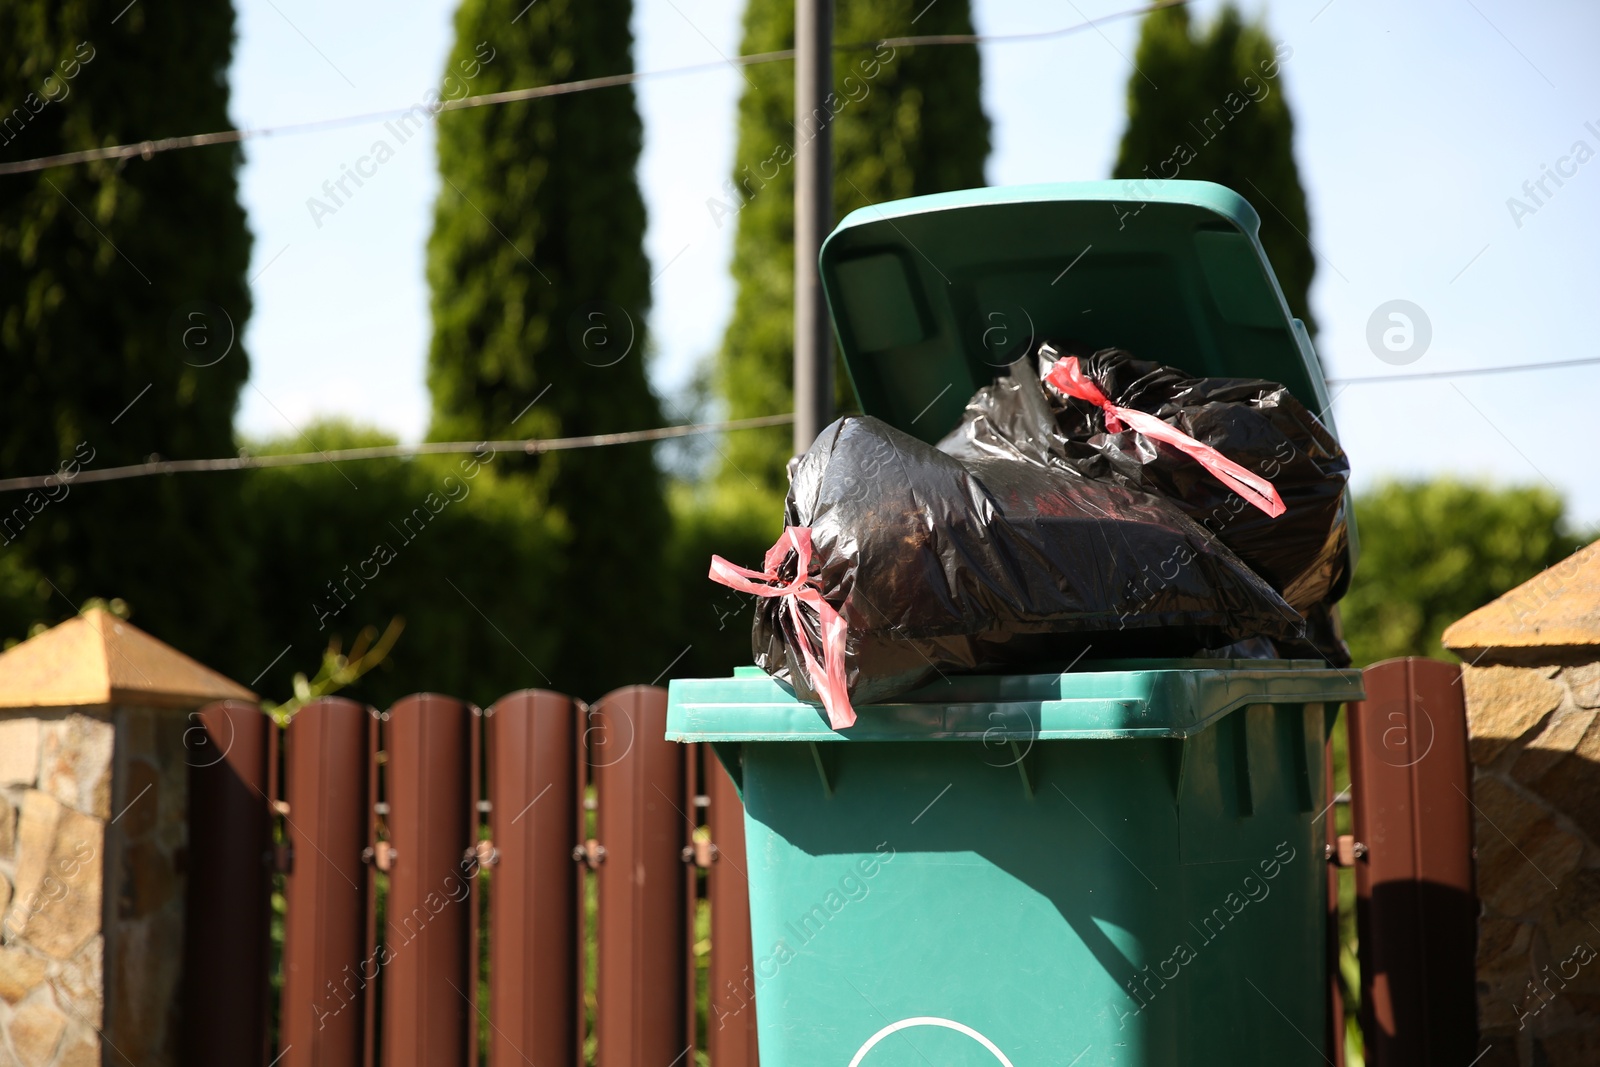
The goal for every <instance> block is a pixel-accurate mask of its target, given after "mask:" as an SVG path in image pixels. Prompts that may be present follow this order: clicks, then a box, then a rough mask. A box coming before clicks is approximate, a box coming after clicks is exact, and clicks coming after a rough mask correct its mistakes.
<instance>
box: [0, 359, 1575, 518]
mask: <svg viewBox="0 0 1600 1067" xmlns="http://www.w3.org/2000/svg"><path fill="white" fill-rule="evenodd" d="M1597 363H1600V356H1593V357H1590V358H1587V359H1567V360H1558V361H1555V362H1549V363H1511V364H1506V365H1503V366H1498V367H1468V368H1466V369H1464V370H1441V371H1425V372H1419V373H1415V374H1380V375H1376V376H1373V377H1367V378H1326V379H1324V381H1326V382H1327V384H1329V385H1368V384H1373V383H1377V382H1408V381H1421V380H1423V379H1427V378H1464V377H1472V376H1476V375H1481V374H1510V373H1513V372H1515V371H1538V370H1560V369H1562V368H1565V367H1586V366H1593V365H1594V364H1597ZM792 422H794V413H793V412H790V413H788V414H784V415H761V416H757V417H756V418H753V419H734V420H732V421H729V422H709V423H695V424H693V425H689V426H663V427H661V428H659V429H655V430H630V431H627V432H626V433H604V434H592V435H589V436H587V437H544V438H538V437H535V438H519V439H517V440H511V441H427V442H422V443H420V444H414V445H373V446H371V447H367V448H339V449H332V450H327V451H320V452H295V453H290V454H285V455H270V456H250V455H239V456H233V457H229V458H226V459H163V460H152V461H150V462H147V463H134V464H130V465H128V466H125V467H105V468H102V469H99V470H83V471H79V472H78V473H77V474H75V475H73V476H72V477H71V478H63V477H62V476H61V475H59V474H42V475H35V476H30V477H25V478H0V493H3V492H8V491H12V490H18V489H44V488H49V487H50V486H52V485H53V484H59V483H62V482H73V483H87V482H115V481H122V480H123V479H127V478H144V477H149V476H151V475H156V474H187V473H193V472H197V471H241V470H258V469H264V468H270V467H305V466H311V465H313V464H321V463H339V462H351V461H356V460H364V459H409V458H410V457H412V456H439V455H462V454H465V453H469V452H478V451H480V450H482V449H484V448H492V449H493V450H494V451H496V452H522V453H524V454H525V455H529V456H536V455H539V454H541V453H544V452H564V451H570V450H572V449H577V448H605V447H609V446H611V445H627V444H636V443H639V442H643V441H665V440H670V439H672V438H675V437H689V436H691V435H693V434H699V433H723V432H726V431H731V430H756V429H761V428H764V427H769V426H787V425H789V424H790V423H792Z"/></svg>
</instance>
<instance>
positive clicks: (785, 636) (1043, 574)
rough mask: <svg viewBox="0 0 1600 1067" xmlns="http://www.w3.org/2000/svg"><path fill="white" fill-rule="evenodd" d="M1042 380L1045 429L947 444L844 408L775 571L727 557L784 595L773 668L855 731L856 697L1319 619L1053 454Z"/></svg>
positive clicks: (761, 591) (774, 614) (734, 581)
mask: <svg viewBox="0 0 1600 1067" xmlns="http://www.w3.org/2000/svg"><path fill="white" fill-rule="evenodd" d="M1030 386H1031V390H1032V395H1033V404H1032V409H1031V413H1030V412H1029V411H1027V410H1024V409H1023V407H1021V406H1013V407H1011V408H1007V409H1006V415H1007V417H1009V418H1011V419H1013V420H1014V425H1015V426H1016V427H1019V428H1020V427H1023V426H1024V424H1025V422H1026V421H1027V420H1028V419H1030V418H1031V419H1032V420H1033V422H1034V424H1035V426H1036V427H1037V428H1038V429H1039V431H1040V433H1041V434H1042V435H1043V437H1042V438H1040V437H1038V436H1036V435H1029V434H1026V433H1016V434H1012V435H1004V436H1002V435H998V434H997V435H993V436H987V435H980V434H973V435H969V436H968V437H967V438H964V439H961V440H955V441H947V442H946V443H945V446H944V447H945V448H946V451H940V450H939V449H935V448H933V447H932V446H929V445H927V444H924V443H923V442H921V441H918V440H916V439H915V438H913V437H910V436H908V435H907V434H904V433H901V432H900V431H898V430H895V429H894V428H892V427H890V426H888V425H886V424H885V423H882V422H880V421H878V420H877V419H873V418H864V417H850V418H844V419H840V420H838V421H837V422H835V423H833V425H831V426H829V427H828V428H827V429H826V430H824V431H823V433H822V434H821V436H820V437H818V439H817V441H816V443H815V444H814V445H812V447H811V449H810V451H808V452H807V453H806V454H805V456H803V457H802V458H801V459H800V461H799V463H798V464H797V466H796V468H795V471H794V477H793V481H792V483H791V485H790V489H789V495H788V501H787V504H786V509H785V521H786V527H787V528H786V531H785V534H784V537H783V538H782V539H780V541H779V543H778V544H777V545H774V546H773V550H772V551H771V552H769V553H768V555H767V559H766V563H765V570H764V571H751V570H744V569H742V568H738V567H735V566H733V565H732V564H729V563H728V562H727V561H726V560H722V559H720V558H715V559H713V562H712V572H711V576H712V578H713V579H714V580H717V581H720V582H723V583H724V584H726V585H730V586H732V587H733V588H736V589H742V590H744V591H747V592H752V593H756V594H757V595H760V596H762V597H763V598H764V599H763V600H762V601H761V602H760V604H759V605H758V608H757V611H756V618H755V624H754V630H753V634H752V643H753V646H754V651H755V657H756V663H757V664H758V665H759V666H761V667H762V668H763V669H765V670H766V671H767V672H768V673H769V674H772V675H773V676H774V677H776V678H778V679H779V680H780V681H784V682H786V683H788V684H789V685H791V686H793V688H794V690H795V692H796V694H797V695H799V696H800V697H801V698H802V699H806V700H820V701H821V702H822V703H823V704H824V706H825V707H826V708H827V710H828V713H829V717H830V720H831V721H832V723H833V725H834V726H835V727H836V728H840V727H843V726H847V725H849V724H850V723H851V722H853V721H854V712H853V711H852V709H851V705H852V704H853V703H872V702H878V701H882V700H885V699H887V698H889V697H892V696H895V695H898V694H901V693H904V692H906V691H908V690H910V689H913V688H915V687H917V686H918V685H921V684H923V683H925V682H928V681H930V680H932V679H934V678H936V677H938V676H939V675H940V674H941V673H944V672H947V671H972V670H993V669H1003V668H1008V667H1009V668H1015V667H1027V668H1029V669H1036V670H1042V669H1047V668H1049V667H1051V666H1055V667H1056V668H1057V669H1061V668H1064V667H1066V666H1067V665H1069V664H1070V663H1071V662H1072V661H1074V660H1075V659H1076V658H1077V657H1080V656H1083V655H1085V654H1091V655H1093V656H1094V657H1095V658H1097V659H1099V658H1106V657H1115V656H1126V655H1140V656H1163V655H1186V654H1189V653H1191V652H1193V651H1195V650H1197V649H1200V648H1214V647H1219V646H1223V645H1227V644H1229V643H1230V642H1232V641H1236V640H1239V639H1242V638H1246V637H1256V636H1266V637H1288V636H1291V635H1294V634H1297V633H1298V632H1299V631H1300V630H1301V628H1302V627H1303V625H1304V620H1303V619H1302V618H1301V617H1300V615H1299V614H1298V613H1297V612H1296V611H1295V610H1294V609H1293V608H1291V607H1290V606H1289V605H1288V604H1287V603H1285V602H1284V600H1283V599H1282V598H1281V597H1280V596H1279V595H1278V594H1277V593H1276V592H1274V591H1273V589H1272V588H1271V586H1269V585H1268V584H1267V583H1266V582H1264V581H1263V580H1262V579H1261V578H1260V577H1258V576H1257V575H1256V574H1255V573H1254V572H1253V571H1251V570H1250V569H1249V568H1248V567H1247V566H1245V565H1244V564H1243V563H1241V562H1240V560H1239V559H1238V557H1236V556H1235V555H1234V554H1233V553H1232V552H1230V551H1229V550H1228V549H1227V548H1226V547H1225V546H1224V545H1223V544H1222V543H1221V542H1220V541H1218V540H1217V539H1216V538H1215V537H1214V536H1213V535H1211V534H1210V533H1208V532H1207V531H1206V530H1205V529H1203V528H1202V527H1201V526H1200V525H1199V524H1197V523H1196V522H1194V521H1193V520H1192V519H1190V518H1189V517H1188V516H1187V515H1185V514H1184V512H1183V511H1182V510H1181V509H1180V508H1178V507H1177V506H1176V505H1175V504H1174V503H1172V502H1171V501H1169V500H1167V499H1165V498H1163V497H1161V496H1159V495H1157V494H1155V493H1151V492H1147V491H1144V490H1141V489H1137V488H1134V487H1131V486H1128V485H1123V484H1118V483H1116V482H1114V481H1110V480H1106V479H1101V478H1094V477H1090V476H1087V475H1085V474H1084V473H1083V472H1082V471H1080V470H1078V469H1077V468H1076V467H1075V466H1074V465H1073V464H1072V463H1070V462H1068V461H1067V459H1066V457H1065V455H1063V454H1058V453H1057V452H1056V451H1054V450H1052V449H1051V448H1050V447H1049V444H1048V440H1049V437H1050V431H1049V423H1050V420H1051V419H1052V417H1053V415H1052V412H1051V410H1050V408H1049V406H1048V403H1047V401H1046V398H1045V396H1044V393H1043V390H1042V388H1041V387H1040V385H1039V383H1038V381H1037V379H1033V380H1032V381H1031V382H1030ZM1020 392H1022V391H1021V390H1019V393H1020Z"/></svg>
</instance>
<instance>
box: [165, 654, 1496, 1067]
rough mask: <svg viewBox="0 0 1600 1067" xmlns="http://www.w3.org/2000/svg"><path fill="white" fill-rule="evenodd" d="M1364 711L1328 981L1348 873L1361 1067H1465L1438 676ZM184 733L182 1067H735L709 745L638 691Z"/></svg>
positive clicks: (1463, 893) (741, 1060)
mask: <svg viewBox="0 0 1600 1067" xmlns="http://www.w3.org/2000/svg"><path fill="white" fill-rule="evenodd" d="M1367 691H1368V693H1369V696H1368V699H1367V700H1366V701H1364V702H1362V703H1359V704H1356V705H1352V706H1351V708H1350V709H1349V714H1348V715H1347V717H1346V721H1347V723H1348V730H1349V735H1348V736H1349V752H1350V772H1351V790H1350V793H1351V796H1350V802H1351V816H1352V830H1353V833H1350V834H1346V835H1343V836H1342V837H1341V836H1338V835H1337V834H1336V822H1335V813H1334V811H1333V810H1331V809H1332V805H1330V810H1329V811H1328V812H1327V815H1326V817H1327V819H1328V826H1327V828H1328V840H1329V841H1330V849H1329V851H1330V877H1329V892H1330V907H1329V938H1328V946H1329V959H1330V971H1331V972H1332V969H1333V968H1336V966H1337V962H1336V961H1337V955H1338V934H1337V923H1338V910H1337V906H1336V902H1335V900H1334V899H1333V898H1334V897H1335V896H1336V890H1337V877H1336V869H1337V868H1338V867H1341V866H1343V867H1351V866H1353V867H1354V868H1355V871H1356V874H1355V879H1356V888H1357V915H1358V925H1359V932H1360V940H1361V946H1362V947H1361V971H1362V977H1361V989H1360V996H1361V1004H1362V1020H1361V1021H1362V1030H1363V1033H1364V1035H1365V1039H1366V1040H1365V1044H1366V1054H1367V1061H1368V1062H1369V1063H1371V1064H1374V1065H1376V1067H1389V1065H1398V1064H1407V1065H1411V1064H1435V1063H1438V1064H1451V1065H1456V1064H1458V1063H1465V1062H1466V1061H1467V1060H1469V1059H1470V1058H1471V1056H1470V1050H1471V1047H1472V1045H1473V1043H1474V1039H1475V1036H1476V1035H1475V1027H1474V1025H1473V1018H1472V1013H1473V990H1472V961H1473V951H1474V948H1473V939H1474V928H1475V922H1476V904H1475V901H1474V900H1473V897H1472V851H1471V849H1472V843H1471V820H1470V819H1469V818H1468V814H1469V813H1468V805H1469V804H1470V801H1469V799H1468V795H1469V793H1470V786H1469V784H1468V783H1469V780H1468V777H1467V769H1466V728H1465V713H1464V710H1463V707H1462V698H1461V689H1460V684H1459V669H1458V668H1456V667H1454V666H1451V665H1448V664H1443V663H1436V662H1433V661H1429V660H1397V661H1391V662H1388V663H1384V664H1379V665H1377V666H1375V667H1373V668H1370V669H1369V670H1368V672H1367ZM199 725H200V727H202V728H204V729H205V730H206V732H207V734H208V739H209V740H210V741H211V743H212V744H214V745H215V746H216V749H215V750H216V751H218V752H221V753H224V756H223V757H222V758H219V759H218V760H217V761H216V763H214V764H212V765H209V766H206V767H199V768H195V769H194V770H193V771H192V786H191V788H192V789H193V791H194V793H193V796H194V801H193V808H194V816H193V819H192V822H191V827H190V832H191V843H190V850H191V855H192V856H193V857H194V858H195V862H194V864H193V869H192V871H191V875H190V877H191V879H192V887H191V892H190V900H191V906H190V911H189V917H188V921H189V929H188V935H187V937H188V940H187V945H186V953H187V960H186V974H187V982H188V993H187V997H188V1003H187V1005H186V1014H187V1017H188V1019H189V1020H190V1025H188V1026H187V1027H186V1041H187V1046H188V1052H189V1062H190V1063H192V1064H195V1065H205V1067H209V1065H212V1064H218V1065H221V1064H226V1065H229V1067H236V1065H247V1067H248V1065H254V1067H266V1065H267V1064H272V1065H274V1067H277V1065H281V1067H356V1065H361V1067H423V1065H426V1067H454V1065H456V1064H462V1065H466V1064H474V1065H475V1064H477V1063H478V1062H479V1061H480V1056H479V1042H480V1034H481V1035H483V1054H484V1055H483V1058H484V1059H486V1061H487V1063H488V1064H489V1065H490V1067H512V1065H517V1064H528V1063H533V1064H539V1065H541V1067H544V1065H547V1064H555V1065H559V1064H568V1065H571V1067H583V1064H584V1063H585V1062H586V1060H589V1059H591V1058H592V1061H593V1062H594V1063H595V1064H596V1065H597V1067H692V1065H693V1064H694V1062H695V1059H696V1053H697V1050H701V1049H703V1050H704V1052H705V1053H707V1054H708V1055H709V1057H710V1060H711V1062H712V1064H713V1065H714V1067H754V1065H755V1064H756V1063H757V1055H756V1029H755V1023H756V1006H755V997H754V979H753V973H752V957H751V946H750V927H749V914H750V911H749V908H750V906H749V898H748V890H747V879H746V876H745V868H746V865H747V857H746V854H745V846H744V824H743V809H742V807H741V806H740V803H739V797H738V794H737V792H736V790H735V788H734V785H733V782H732V781H731V780H730V779H729V777H728V775H727V773H726V772H725V771H724V770H723V769H722V767H721V765H720V764H719V763H718V762H717V760H716V758H715V757H714V756H713V754H712V753H711V752H709V751H701V748H702V746H698V745H679V744H675V743H672V742H668V741H666V740H665V739H664V736H663V735H664V733H665V727H666V692H665V690H662V689H659V688H654V687H648V686H632V687H629V688H625V689H619V690H617V691H615V692H613V693H610V694H608V695H606V696H605V697H604V698H602V699H601V700H599V701H598V702H596V703H595V704H593V705H585V704H583V703H582V702H581V701H576V700H573V699H572V698H570V697H567V696H563V695H561V694H558V693H551V692H544V691H534V690H526V691H522V692H517V693H512V694H510V695H508V696H505V697H503V698H501V699H500V700H498V701H496V702H495V703H494V704H493V705H492V706H491V707H490V708H489V709H488V710H487V711H480V710H479V709H478V708H475V707H472V706H470V705H467V704H464V703H462V702H461V701H459V700H455V699H452V698H450V697H444V696H439V695H437V694H418V695H415V696H410V697H406V698H405V699H403V700H401V701H399V702H398V703H396V704H395V705H394V706H393V707H392V708H390V709H389V710H388V711H386V712H379V711H378V710H376V709H374V708H368V707H364V706H362V705H360V704H357V703H354V702H352V701H349V700H344V699H338V698H325V699H322V700H318V701H316V702H314V703H312V704H310V705H308V706H306V707H305V708H303V709H302V710H301V711H300V712H299V714H297V715H296V716H295V718H294V721H293V722H292V723H291V724H290V725H289V726H288V727H287V728H284V729H282V730H280V729H278V728H277V727H276V726H274V725H272V724H271V722H270V720H268V719H267V718H266V717H265V716H264V715H262V714H261V713H260V711H259V709H257V708H256V707H254V706H253V705H249V704H243V703H239V702H228V703H226V704H214V705H211V706H209V707H207V708H206V709H204V710H203V711H202V712H201V714H200V724H199ZM1330 766H1331V760H1330ZM1328 784H1329V789H1330V792H1331V790H1332V784H1333V783H1332V781H1331V771H1330V780H1329V783H1328ZM274 891H275V894H276V900H277V902H278V903H277V905H276V906H277V907H280V908H281V911H282V915H281V921H282V923H283V937H282V944H283V958H282V961H281V967H279V968H277V970H278V972H279V973H281V975H282V984H281V989H278V990H276V991H274V990H273V989H271V988H269V985H270V981H271V977H270V976H271V975H272V974H273V973H274V967H273V966H272V963H271V961H270V960H269V955H268V939H267V936H266V932H267V930H268V929H269V927H270V925H271V924H272V922H274V921H275V915H274V911H273V909H274V906H275V905H274V903H273V895H274ZM707 904H709V920H707V917H706V916H705V915H704V914H703V911H704V909H705V908H706V906H707ZM591 921H592V922H593V923H594V924H595V930H594V936H593V937H588V936H586V928H587V925H588V924H589V923H590V922H591ZM707 921H709V928H708V927H707V925H706V923H707ZM707 933H709V937H707V936H706V935H707ZM697 938H701V939H704V940H702V941H701V942H700V944H701V945H702V947H703V946H704V944H705V943H706V942H707V941H708V942H709V949H708V950H705V951H704V952H702V951H700V950H697V947H696V945H697ZM589 946H592V947H593V953H594V955H593V958H592V959H591V958H586V957H587V953H588V951H589ZM702 954H707V955H708V956H709V958H708V959H707V960H706V961H705V964H706V977H705V981H704V983H703V985H704V988H703V990H701V994H702V996H703V998H704V999H703V1002H702V1004H701V1009H702V1011H703V1022H701V1023H699V1024H698V1025H697V1010H696V987H697V985H700V984H701V983H700V982H698V981H697V977H696V975H697V972H698V968H697V965H696V964H697V957H698V956H699V955H702ZM591 972H594V973H591ZM1330 979H1331V981H1330V1012H1329V1022H1330V1025H1329V1028H1328V1032H1327V1035H1326V1041H1327V1045H1328V1048H1329V1051H1330V1052H1331V1053H1332V1054H1333V1062H1335V1063H1338V1064H1342V1063H1343V1060H1344V1057H1343V1034H1342V1027H1341V1026H1340V1024H1339V1019H1340V1018H1341V1016H1342V1005H1341V997H1340V991H1339V983H1338V981H1337V976H1336V973H1330ZM274 1004H275V1005H276V1009H275V1010H274V1009H273V1007H272V1005H274ZM700 1026H703V1030H700ZM1463 1053H1466V1054H1465V1055H1463Z"/></svg>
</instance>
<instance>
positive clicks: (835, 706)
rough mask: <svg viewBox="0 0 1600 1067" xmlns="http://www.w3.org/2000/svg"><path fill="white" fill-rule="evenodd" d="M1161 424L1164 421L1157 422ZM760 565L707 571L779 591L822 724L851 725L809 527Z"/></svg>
mask: <svg viewBox="0 0 1600 1067" xmlns="http://www.w3.org/2000/svg"><path fill="white" fill-rule="evenodd" d="M1163 425H1165V424H1163ZM790 548H793V549H794V551H795V553H796V554H797V555H798V556H799V557H800V558H799V562H798V563H797V564H796V565H795V573H794V580H793V581H791V582H789V583H788V584H787V585H785V584H782V583H783V579H782V578H780V577H778V569H779V568H780V567H782V566H783V561H784V560H785V559H786V558H788V555H789V550H790ZM762 565H763V566H764V567H765V568H766V571H765V572H761V571H752V570H747V569H745V568H744V567H739V566H736V565H734V564H732V563H729V562H728V561H727V560H725V559H723V558H722V557H721V556H712V557H711V573H710V575H709V577H710V578H711V580H712V581H713V582H718V583H720V584H722V585H725V586H727V587H728V588H729V589H737V590H738V591H739V592H741V593H752V594H754V595H756V596H760V597H782V598H783V602H784V604H785V605H787V606H788V609H789V618H790V620H791V621H792V622H793V623H794V633H795V644H796V645H797V646H798V647H799V649H800V656H801V658H802V659H804V660H805V664H806V673H807V674H809V675H810V676H811V688H812V689H815V690H816V691H817V695H818V696H819V697H821V698H822V706H823V707H824V708H825V709H827V712H828V725H829V726H831V727H833V729H835V730H842V729H844V728H845V727H847V726H854V725H855V721H856V712H855V709H854V708H852V707H851V706H850V694H849V692H848V691H847V688H846V686H845V681H844V647H845V636H846V634H847V632H848V629H847V627H846V626H845V623H844V619H842V618H840V616H839V613H838V612H837V611H835V610H834V609H833V605H831V604H829V603H828V602H827V601H826V600H824V599H823V597H822V581H821V579H819V578H814V577H812V576H811V531H810V530H809V529H808V528H806V527H804V526H790V527H787V528H786V529H785V530H784V531H783V536H781V537H779V538H778V541H777V543H776V544H774V545H773V546H772V547H771V548H769V549H767V557H766V559H765V560H764V561H763V563H762ZM801 604H807V605H809V606H810V607H811V608H813V609H814V610H815V611H816V613H817V618H818V619H819V620H820V621H821V623H822V653H821V655H820V657H819V656H813V655H812V654H811V647H810V645H811V642H810V639H809V638H808V637H807V636H806V629H805V627H804V626H802V625H801V624H800V605H801Z"/></svg>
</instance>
